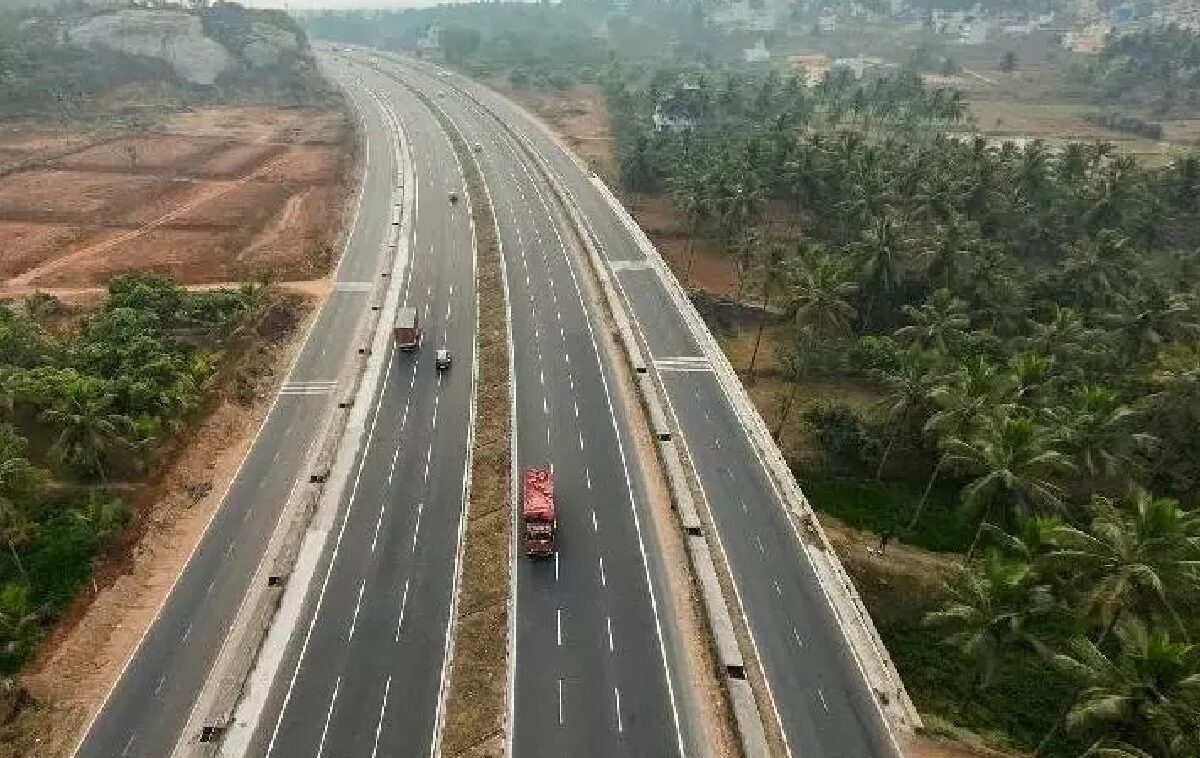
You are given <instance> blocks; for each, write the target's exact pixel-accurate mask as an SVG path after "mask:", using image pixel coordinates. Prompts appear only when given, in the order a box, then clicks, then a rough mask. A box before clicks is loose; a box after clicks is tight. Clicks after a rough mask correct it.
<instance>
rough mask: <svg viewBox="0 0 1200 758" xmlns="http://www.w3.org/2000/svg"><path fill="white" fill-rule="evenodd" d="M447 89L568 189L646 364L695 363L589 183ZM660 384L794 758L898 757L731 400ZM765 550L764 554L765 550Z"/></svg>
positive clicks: (641, 258)
mask: <svg viewBox="0 0 1200 758" xmlns="http://www.w3.org/2000/svg"><path fill="white" fill-rule="evenodd" d="M420 68H422V69H427V68H428V67H427V66H425V65H424V64H421V65H420ZM451 83H452V84H453V86H455V87H460V86H461V87H464V88H466V89H469V90H470V92H471V93H472V94H473V95H474V96H475V97H477V98H479V99H480V100H481V101H482V102H485V103H488V104H489V106H491V107H492V108H494V109H495V111H496V112H497V113H500V114H503V118H504V120H505V123H506V124H508V125H510V126H511V127H513V128H515V129H517V130H518V131H519V132H520V133H522V134H523V135H524V136H525V138H526V139H527V140H528V141H529V142H530V144H532V145H533V146H534V147H535V149H537V150H538V151H539V152H540V153H541V155H542V156H543V157H545V158H546V159H547V160H548V161H549V163H550V165H551V166H552V170H554V171H555V172H556V173H557V174H558V175H559V176H560V177H561V179H562V180H563V181H564V183H565V184H566V186H567V187H568V188H569V190H570V192H571V193H572V195H573V197H574V199H575V201H576V202H577V203H578V205H579V207H580V209H581V211H582V212H583V214H584V216H585V218H586V219H587V223H588V224H589V225H590V227H591V229H592V231H593V233H594V235H595V237H596V238H597V240H598V241H599V242H600V245H601V247H602V254H603V255H604V256H605V257H606V258H607V259H608V260H610V261H612V262H614V263H616V264H617V267H618V269H624V270H623V271H619V273H618V275H617V281H618V282H619V283H620V285H621V289H622V293H623V297H624V298H625V300H626V302H627V303H628V305H629V312H630V315H631V317H632V319H633V321H634V323H635V326H636V327H637V328H638V331H639V334H640V338H641V342H642V344H643V347H644V348H645V349H646V352H647V354H648V357H649V358H651V359H653V360H654V361H659V360H663V361H671V359H676V358H679V357H681V356H682V357H684V358H685V359H686V358H694V357H696V356H697V355H699V353H698V348H697V346H696V342H695V340H694V339H693V337H692V336H691V333H690V328H689V326H688V324H687V322H686V320H685V319H684V318H683V315H682V314H681V313H680V312H679V311H678V310H677V308H676V306H675V304H674V303H673V302H672V300H671V299H670V298H668V297H666V293H665V289H664V288H663V285H662V284H661V283H660V282H659V283H652V282H650V280H649V279H648V278H647V277H650V276H652V271H651V269H650V268H649V267H648V264H649V261H647V259H646V255H645V253H644V252H643V251H642V250H641V248H640V247H639V245H638V243H637V241H636V240H635V239H634V238H633V236H632V235H631V234H630V231H629V230H628V228H627V227H626V226H625V224H624V223H623V222H622V220H621V219H620V218H619V217H618V216H617V215H616V213H614V211H613V209H612V208H611V206H610V205H609V204H608V202H607V200H606V199H605V198H604V196H603V195H602V194H601V193H600V192H599V191H598V190H597V188H596V187H595V186H594V185H593V184H592V182H591V177H590V176H589V172H588V171H587V170H586V169H585V168H584V167H582V166H581V165H580V164H579V163H578V162H577V161H576V160H575V159H573V157H572V156H570V155H569V154H568V153H567V152H566V151H565V150H564V149H563V148H562V147H561V146H560V145H559V144H557V143H556V142H555V141H553V140H551V139H550V138H549V137H548V136H547V135H546V134H545V133H544V132H543V131H542V130H541V129H540V128H538V127H536V126H535V125H533V124H532V122H531V121H530V120H529V118H528V116H527V115H526V114H525V113H524V112H523V111H521V110H520V109H519V108H518V107H517V106H515V105H514V104H512V103H511V102H509V101H507V100H505V99H504V98H502V97H500V96H498V95H496V94H495V93H493V92H491V91H490V90H488V89H486V88H484V87H482V86H479V85H476V84H474V83H472V82H470V81H469V80H466V79H464V78H462V77H457V76H455V77H454V78H453V80H452V82H451ZM492 124H493V126H492V128H496V123H495V121H493V122H492ZM663 373H664V376H665V377H666V381H665V384H666V389H667V395H668V399H669V402H670V404H671V406H672V407H673V408H674V415H675V417H676V419H677V421H678V424H679V430H680V432H681V437H682V441H683V442H684V443H685V444H686V446H687V448H688V449H689V451H691V452H692V453H693V454H694V455H695V456H696V459H695V469H696V472H697V475H698V477H699V478H700V481H701V484H702V488H703V490H704V493H705V495H706V500H707V502H708V506H709V508H710V510H711V511H712V513H713V516H714V519H715V521H716V526H717V532H718V536H719V538H720V542H721V546H722V548H723V550H724V553H725V555H726V559H727V561H728V563H729V565H730V568H731V571H732V573H733V576H734V583H735V588H736V590H737V591H738V593H739V595H740V596H741V598H742V601H743V603H742V604H743V608H744V611H745V614H746V616H747V620H748V626H749V628H750V630H751V635H752V641H753V644H754V646H755V647H756V649H757V651H758V656H759V658H760V660H761V662H762V665H763V668H764V670H765V673H766V678H767V684H768V688H769V692H770V695H771V699H772V701H773V703H774V707H775V710H776V711H777V717H778V721H779V723H780V727H781V730H782V731H783V734H784V736H785V739H786V741H787V742H788V744H789V746H790V747H791V750H792V751H793V753H794V754H801V755H804V756H806V757H807V756H831V757H835V756H838V757H840V756H874V755H891V754H892V745H891V743H890V738H889V737H888V735H887V733H886V728H885V727H884V725H883V722H882V718H881V715H880V713H879V711H878V709H877V707H876V706H875V704H874V703H873V698H874V696H873V694H872V693H871V690H870V687H869V686H868V684H867V682H866V681H865V679H864V676H863V674H862V672H861V669H860V668H859V666H858V664H857V662H856V661H855V659H854V658H853V654H852V653H851V651H850V650H849V648H848V645H847V642H846V639H845V636H844V635H843V633H842V631H841V630H840V629H839V628H838V625H837V622H836V620H835V618H834V616H833V614H832V610H831V608H830V606H829V603H828V601H827V599H826V598H825V597H824V594H823V591H822V589H821V587H820V585H819V582H818V580H817V578H816V576H815V574H814V573H813V570H812V567H811V564H809V563H808V560H807V558H806V557H805V555H804V551H803V548H802V547H801V545H800V544H799V539H798V536H797V535H796V533H795V530H794V529H793V528H792V526H791V524H790V522H789V521H788V519H787V517H786V515H785V513H784V508H785V506H784V504H783V503H782V502H781V499H780V497H779V494H778V493H777V492H776V491H775V489H774V487H773V486H772V485H771V482H770V481H769V478H768V475H767V473H766V470H765V468H764V466H763V464H762V462H761V461H760V460H759V459H758V457H757V455H756V453H755V452H754V450H753V448H752V446H751V444H750V440H749V438H748V437H747V434H746V431H745V429H744V428H743V427H742V425H741V423H740V420H739V419H738V417H737V414H736V413H735V412H734V410H733V408H732V406H731V405H730V403H729V399H728V398H727V396H726V395H725V393H724V392H723V391H722V390H721V388H720V387H719V386H718V385H717V382H716V380H715V377H713V376H711V375H707V376H706V375H704V374H703V373H702V372H700V373H695V372H688V373H684V372H663ZM692 382H702V383H703V387H702V389H706V390H707V391H706V392H702V393H701V395H700V398H699V400H697V399H696V398H695V395H694V393H692V390H693V389H694V388H693V387H692V386H691V383H692ZM743 506H745V508H743ZM738 535H743V536H744V535H753V536H752V537H750V539H749V540H747V539H743V538H739V536H738ZM755 537H757V538H758V539H757V540H756V539H755ZM758 540H761V541H762V542H763V544H764V548H765V550H759V548H758ZM776 583H778V590H777V589H776ZM764 590H765V591H764ZM797 638H799V639H800V640H801V641H802V642H804V644H798V643H797Z"/></svg>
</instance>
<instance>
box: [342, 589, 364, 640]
mask: <svg viewBox="0 0 1200 758" xmlns="http://www.w3.org/2000/svg"><path fill="white" fill-rule="evenodd" d="M366 588H367V580H366V579H362V580H360V581H359V583H358V600H355V601H354V615H353V616H351V617H350V633H349V634H347V635H346V641H347V642H349V641H350V640H352V639H354V630H355V628H356V627H357V626H358V611H359V609H360V608H361V607H362V596H363V590H365V589H366Z"/></svg>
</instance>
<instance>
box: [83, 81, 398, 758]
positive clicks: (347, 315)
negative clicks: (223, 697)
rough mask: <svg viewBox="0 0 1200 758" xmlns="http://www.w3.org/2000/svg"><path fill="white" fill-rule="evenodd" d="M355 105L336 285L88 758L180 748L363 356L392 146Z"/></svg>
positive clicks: (99, 724) (372, 115)
mask: <svg viewBox="0 0 1200 758" xmlns="http://www.w3.org/2000/svg"><path fill="white" fill-rule="evenodd" d="M357 105H358V108H359V109H360V110H361V112H362V113H363V114H364V117H365V121H366V124H367V129H366V130H365V134H364V139H365V140H366V142H367V147H366V150H367V152H368V160H367V161H366V166H365V173H364V177H363V185H362V191H361V196H360V197H361V199H360V200H359V201H358V205H357V209H356V211H355V212H354V220H353V222H352V227H351V233H350V236H349V239H348V244H347V245H346V248H345V251H344V252H343V254H342V257H341V259H340V261H339V263H338V267H337V269H336V271H335V273H334V281H335V286H334V288H333V292H332V294H331V295H330V296H329V299H328V300H327V301H326V302H325V304H324V306H323V307H322V308H321V311H320V313H319V314H318V315H317V317H316V319H315V321H314V323H313V326H312V328H311V330H310V332H309V334H308V336H307V339H306V341H305V342H304V345H303V347H302V349H301V350H300V352H299V356H298V358H297V359H296V361H295V363H294V365H293V366H292V368H291V371H290V372H289V373H288V375H287V380H286V382H285V384H284V385H283V389H282V392H281V393H280V395H279V397H278V399H277V400H276V401H275V402H274V404H273V405H272V407H271V409H270V411H269V413H268V415H267V418H266V420H265V422H264V424H263V426H262V427H261V429H260V430H259V432H258V434H257V436H256V438H255V440H254V442H253V445H252V447H251V448H250V450H249V453H248V454H247V456H246V458H245V459H244V460H243V462H242V465H241V467H240V468H239V470H238V472H237V475H236V476H235V477H234V479H233V481H232V484H231V485H230V487H229V489H228V491H227V492H225V494H224V496H223V500H222V502H221V504H220V506H219V507H218V509H217V510H216V512H215V514H214V516H213V518H212V520H211V522H210V523H209V525H208V528H207V530H206V531H205V533H204V535H203V537H202V538H201V540H200V542H199V543H198V545H197V547H196V549H195V551H194V552H193V554H192V555H191V557H190V559H189V560H188V563H187V565H186V567H185V569H184V571H183V572H182V573H181V574H180V576H179V578H178V580H177V581H176V583H175V584H174V586H173V587H172V589H171V591H170V593H169V595H168V597H167V598H166V600H165V601H164V603H163V605H162V607H161V608H160V609H159V612H158V614H157V615H156V617H155V620H154V622H153V624H152V625H151V626H150V627H149V629H148V630H147V632H146V634H145V636H144V637H143V638H142V640H141V643H140V645H139V646H138V648H137V649H136V650H135V651H134V654H133V655H132V657H131V658H130V659H129V661H128V662H127V663H126V665H125V667H124V668H123V670H122V673H121V676H120V677H119V679H118V681H117V682H116V683H115V685H114V687H113V688H112V690H111V691H110V693H109V694H108V696H107V697H106V699H105V701H104V702H103V704H102V706H101V708H100V709H99V711H98V713H97V714H96V716H95V718H94V719H93V721H92V722H91V724H90V725H89V728H88V729H87V731H86V734H85V735H84V737H83V739H82V741H81V744H80V745H79V746H78V748H77V755H79V756H81V757H84V758H92V757H93V756H94V757H95V758H114V756H147V757H148V758H150V757H152V758H161V756H165V755H169V754H170V753H171V750H172V748H173V747H174V746H175V743H176V740H177V739H178V737H179V734H180V731H181V729H182V728H183V725H184V723H185V722H186V720H187V718H188V714H189V712H190V710H191V708H192V705H193V703H194V701H195V697H196V693H197V691H198V689H199V688H200V686H201V685H202V684H203V682H204V680H205V678H206V676H207V675H208V671H209V667H210V665H211V662H212V660H213V659H214V658H215V657H216V654H217V651H218V650H219V648H220V646H221V643H222V642H223V640H224V638H225V634H226V632H227V630H228V628H229V624H230V621H231V619H232V618H233V616H234V614H235V613H236V611H237V608H238V606H239V604H240V603H241V601H242V598H243V596H244V595H245V593H246V589H247V585H248V582H249V581H250V578H251V576H252V575H253V573H254V570H255V567H256V566H257V564H258V562H259V560H260V559H261V558H262V555H263V550H264V548H265V546H266V544H267V541H268V539H269V538H270V535H271V533H272V532H273V530H274V529H275V528H276V525H277V522H278V520H279V515H280V512H281V510H282V508H283V505H284V503H285V502H286V501H287V499H288V496H289V494H290V493H291V492H292V490H293V488H294V487H300V486H306V484H307V477H308V473H309V472H307V471H305V470H303V463H304V460H305V458H306V455H307V453H308V451H309V449H310V447H311V445H312V444H313V441H314V439H315V437H316V435H317V431H318V428H319V426H320V423H321V421H322V419H323V418H324V417H325V414H326V412H327V411H328V409H329V408H330V407H331V405H332V404H333V403H335V402H336V398H335V397H334V395H333V390H334V383H335V381H336V380H337V378H338V375H339V373H340V372H341V371H342V369H343V367H344V366H346V365H347V364H349V363H350V362H351V361H352V360H353V358H354V355H355V349H356V348H357V345H355V344H354V341H353V340H352V339H350V336H351V335H353V334H355V333H356V331H357V328H358V325H359V323H360V322H361V320H362V319H363V317H364V316H365V315H366V314H368V313H369V312H370V311H369V308H370V305H371V302H370V293H369V289H370V286H371V285H372V284H373V283H374V282H375V281H376V280H377V279H378V278H379V276H380V273H381V272H382V271H383V270H384V268H385V267H388V266H390V264H389V262H388V260H387V256H386V250H385V249H384V239H385V233H386V232H387V218H388V216H389V212H390V210H391V209H390V198H391V189H392V185H393V180H394V177H395V174H396V165H395V161H394V150H392V149H391V146H390V141H391V136H390V135H389V134H388V133H387V131H386V130H384V129H382V128H381V124H382V123H383V121H382V116H381V114H380V113H379V111H378V108H377V105H376V104H375V103H374V102H373V101H371V100H369V99H367V100H361V101H359V102H358V103H357Z"/></svg>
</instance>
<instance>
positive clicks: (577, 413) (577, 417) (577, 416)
mask: <svg viewBox="0 0 1200 758" xmlns="http://www.w3.org/2000/svg"><path fill="white" fill-rule="evenodd" d="M571 405H573V406H575V420H576V421H578V420H579V402H578V401H575V400H572V401H571Z"/></svg>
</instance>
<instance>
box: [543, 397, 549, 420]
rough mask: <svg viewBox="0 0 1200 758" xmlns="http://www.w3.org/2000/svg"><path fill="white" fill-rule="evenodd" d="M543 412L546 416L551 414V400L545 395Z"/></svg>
mask: <svg viewBox="0 0 1200 758" xmlns="http://www.w3.org/2000/svg"><path fill="white" fill-rule="evenodd" d="M542 414H543V415H545V416H549V415H550V401H549V400H547V399H546V396H545V395H542Z"/></svg>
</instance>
